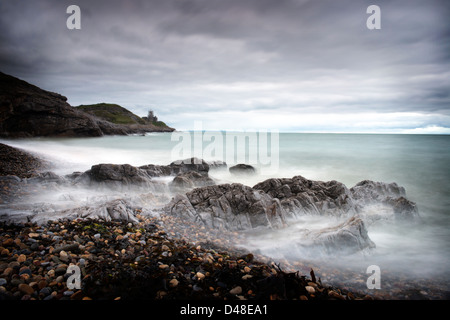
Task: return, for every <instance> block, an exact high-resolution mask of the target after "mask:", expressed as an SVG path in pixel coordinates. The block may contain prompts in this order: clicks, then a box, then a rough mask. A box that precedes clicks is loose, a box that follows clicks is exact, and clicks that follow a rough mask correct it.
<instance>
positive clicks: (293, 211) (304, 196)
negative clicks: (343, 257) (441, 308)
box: [253, 176, 358, 217]
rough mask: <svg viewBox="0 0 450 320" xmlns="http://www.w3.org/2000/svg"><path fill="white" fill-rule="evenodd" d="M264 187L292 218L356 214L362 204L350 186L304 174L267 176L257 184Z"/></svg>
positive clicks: (261, 188) (258, 187)
mask: <svg viewBox="0 0 450 320" xmlns="http://www.w3.org/2000/svg"><path fill="white" fill-rule="evenodd" d="M253 188H254V189H257V190H262V191H264V192H266V193H267V194H269V195H270V196H272V197H274V198H278V199H280V201H281V205H282V206H283V208H284V209H285V210H286V213H287V214H288V215H289V216H290V217H296V216H298V215H303V214H317V215H334V216H341V215H347V214H350V215H353V214H355V213H357V211H358V207H357V205H356V203H355V202H354V201H353V199H352V194H351V192H350V191H349V190H348V188H347V187H346V186H345V185H344V184H342V183H340V182H337V181H334V180H333V181H328V182H322V181H312V180H308V179H305V178H304V177H302V176H295V177H293V178H282V179H276V178H273V179H267V180H265V181H263V182H261V183H258V184H256V185H255V186H254V187H253Z"/></svg>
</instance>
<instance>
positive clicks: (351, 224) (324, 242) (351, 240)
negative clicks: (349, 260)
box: [298, 216, 375, 255]
mask: <svg viewBox="0 0 450 320" xmlns="http://www.w3.org/2000/svg"><path fill="white" fill-rule="evenodd" d="M304 237H305V238H304V240H299V241H298V245H299V246H300V247H303V248H307V247H310V248H316V249H317V250H320V251H322V252H324V253H326V254H329V255H340V254H352V253H355V252H359V251H362V250H369V249H373V248H375V243H374V242H373V241H372V240H371V239H370V238H369V235H368V233H367V229H366V227H365V225H364V222H363V221H362V219H361V218H360V217H358V216H354V217H351V218H350V219H348V220H347V221H345V222H343V223H342V224H339V225H337V226H335V227H331V228H325V229H320V230H316V231H310V232H307V233H306V234H305V235H304Z"/></svg>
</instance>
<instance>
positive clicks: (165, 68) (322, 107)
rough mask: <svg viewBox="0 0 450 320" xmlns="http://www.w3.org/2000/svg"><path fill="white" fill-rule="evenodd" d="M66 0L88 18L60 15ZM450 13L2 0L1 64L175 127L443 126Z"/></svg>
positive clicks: (296, 1)
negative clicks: (77, 25)
mask: <svg viewBox="0 0 450 320" xmlns="http://www.w3.org/2000/svg"><path fill="white" fill-rule="evenodd" d="M71 4H76V5H78V6H79V7H80V9H81V30H68V29H67V27H66V19H67V18H68V17H69V15H68V14H67V13H66V8H67V7H68V6H69V5H71ZM371 4H377V5H379V6H380V8H381V29H380V30H369V29H367V27H366V20H367V18H368V17H369V15H368V14H367V13H366V9H367V7H368V6H369V5H371ZM449 13H450V5H449V2H448V1H437V0H432V1H426V2H424V1H419V0H412V1H410V0H408V1H407V0H394V1H381V0H380V1H359V0H343V1H339V2H337V1H332V0H320V1H308V0H280V1H273V0H164V1H162V0H160V1H156V0H153V1H118V0H113V1H95V2H94V1H86V0H80V1H75V2H74V3H72V2H68V1H51V0H43V1H30V0H23V1H3V2H1V3H0V28H1V30H2V33H1V34H0V44H1V46H0V70H1V71H3V72H5V73H8V74H11V75H14V76H17V77H19V78H21V79H24V80H26V81H29V82H31V83H33V84H36V85H38V86H40V87H42V88H44V89H47V90H51V91H56V92H59V93H61V94H63V95H65V96H67V97H68V99H69V103H70V104H72V105H79V104H90V103H97V102H111V103H118V104H121V105H123V106H124V107H126V108H128V109H130V110H132V111H133V112H135V113H137V114H139V115H141V116H143V115H145V114H146V113H147V110H148V109H153V110H155V112H156V114H157V115H158V116H159V118H160V119H162V120H164V121H166V122H167V123H168V124H169V125H171V126H173V127H175V128H177V129H180V130H182V129H190V128H192V127H193V124H194V121H202V122H203V127H204V129H210V130H225V129H230V130H248V129H249V128H254V129H278V130H280V131H299V132H378V133H386V132H392V133H448V132H449V128H450V25H449V24H448V22H447V20H448V16H449ZM430 128H431V129H430Z"/></svg>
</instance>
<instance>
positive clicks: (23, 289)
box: [18, 283, 34, 295]
mask: <svg viewBox="0 0 450 320" xmlns="http://www.w3.org/2000/svg"><path fill="white" fill-rule="evenodd" d="M18 289H19V291H20V292H22V293H23V294H29V295H31V294H33V293H34V289H33V288H32V287H30V286H29V285H28V284H26V283H21V284H19V286H18Z"/></svg>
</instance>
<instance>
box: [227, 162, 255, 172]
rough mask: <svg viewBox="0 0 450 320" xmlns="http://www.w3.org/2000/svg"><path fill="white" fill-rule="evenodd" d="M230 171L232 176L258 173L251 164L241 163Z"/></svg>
mask: <svg viewBox="0 0 450 320" xmlns="http://www.w3.org/2000/svg"><path fill="white" fill-rule="evenodd" d="M229 171H230V173H232V174H254V173H256V170H255V168H254V167H253V166H251V165H249V164H243V163H240V164H237V165H235V166H232V167H230V169H229Z"/></svg>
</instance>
